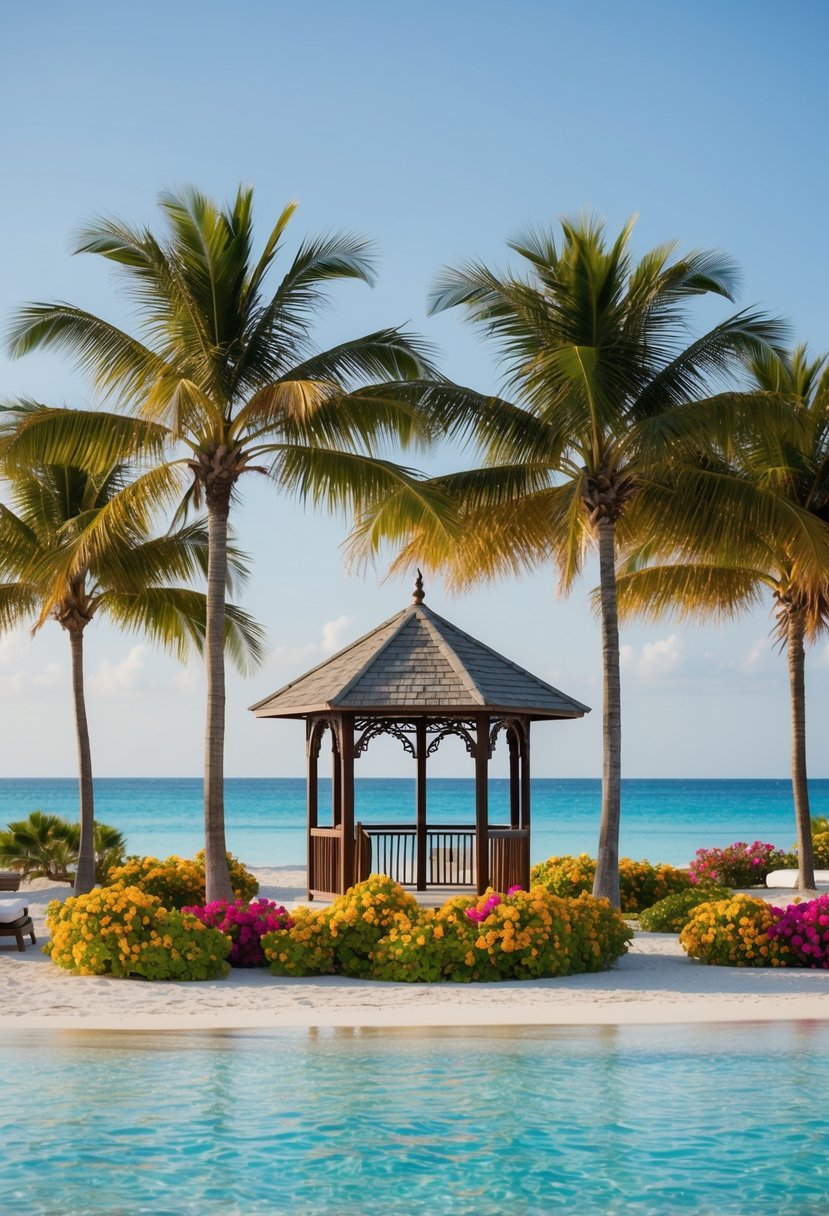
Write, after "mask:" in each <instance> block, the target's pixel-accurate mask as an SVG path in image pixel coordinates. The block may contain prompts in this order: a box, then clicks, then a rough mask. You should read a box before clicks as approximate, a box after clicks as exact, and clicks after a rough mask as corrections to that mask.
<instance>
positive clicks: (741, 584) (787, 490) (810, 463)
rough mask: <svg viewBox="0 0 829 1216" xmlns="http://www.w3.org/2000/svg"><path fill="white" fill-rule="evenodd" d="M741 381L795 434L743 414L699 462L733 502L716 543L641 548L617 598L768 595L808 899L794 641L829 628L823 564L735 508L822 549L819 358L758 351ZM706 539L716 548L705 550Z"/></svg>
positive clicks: (826, 565)
mask: <svg viewBox="0 0 829 1216" xmlns="http://www.w3.org/2000/svg"><path fill="white" fill-rule="evenodd" d="M750 372H751V379H752V387H753V388H754V389H756V390H757V391H758V392H760V393H765V394H768V396H769V397H770V398H771V399H777V400H779V401H780V402H781V404H782V406H783V408H784V409H785V410H787V411H788V412H789V413H790V415H791V418H792V419H793V420H794V422H795V423H796V425H795V427H792V426H791V425H786V426H785V428H781V427H779V426H778V427H774V426H770V425H768V422H766V425H763V426H758V425H756V420H755V418H754V417H753V416H752V415H751V414H748V416H747V417H746V419H745V421H744V423H743V425H742V426H741V428H740V430H739V431H738V433H737V434H736V435H735V438H734V442H733V443H732V445H731V446H730V448H729V449H728V451H727V452H722V453H720V455H719V458H718V459H717V458H716V457H715V456H711V455H709V456H708V458H707V461H708V468H709V471H710V472H711V473H712V474H714V475H716V476H718V477H719V478H720V480H721V481H722V482H723V483H724V484H725V485H726V487H727V485H728V482H729V480H733V483H734V488H735V489H736V490H737V491H738V493H739V498H738V499H737V501H736V502H735V503H734V505H733V507H731V508H730V509H729V507H728V506H727V502H726V503H723V504H721V505H720V507H719V508H718V510H719V511H720V513H721V514H722V515H723V518H724V522H725V529H726V530H725V534H724V535H723V531H722V528H721V527H720V525H719V523H718V524H717V525H716V526H715V527H714V528H713V529H711V530H710V531H709V530H708V529H707V528H705V527H704V526H701V527H700V528H698V529H697V534H696V537H695V543H694V544H693V545H692V552H691V553H690V554H689V553H688V552H687V551H686V552H684V553H682V552H680V553H674V554H670V553H668V554H667V559H666V560H664V561H663V560H660V555H659V554H658V552H657V550H656V548H655V547H654V546H653V545H648V546H646V547H645V548H644V549H643V550H642V551H640V552H639V553H637V554H634V555H631V558H630V560H629V563H628V565H627V567H626V568H623V570H622V572H621V574H620V578H619V593H620V597H621V603H622V605H623V607H624V609H625V611H629V612H631V613H637V614H640V615H647V616H650V617H657V616H659V615H660V614H661V613H663V612H666V611H667V612H671V611H672V612H674V613H676V614H677V615H679V616H680V617H683V616H685V617H687V616H691V615H692V614H693V615H696V614H698V613H701V612H702V613H707V614H709V615H713V616H721V617H726V616H732V615H735V614H737V613H738V612H741V611H744V610H745V609H747V608H750V607H752V606H754V605H756V604H757V603H759V602H760V601H761V600H762V598H763V595H764V593H767V592H771V596H772V599H773V603H774V612H775V616H776V634H777V637H778V639H779V642H780V645H781V648H782V649H783V650H784V651H785V652H786V656H787V660H788V668H789V696H790V704H791V766H792V791H793V795H794V808H795V819H796V823H797V854H798V886H799V887H800V888H802V889H807V890H813V889H814V885H815V875H814V856H813V849H812V823H811V817H810V809H809V787H808V781H807V773H806V682H805V647H804V642H805V641H807V640H808V641H814V640H815V638H816V637H817V636H818V635H819V634H820V633H821V632H824V631H826V629H827V628H829V555H827V554H826V552H824V555H823V561H822V562H821V561H820V560H819V558H820V554H819V553H818V560H817V561H816V562H811V561H808V560H805V557H804V555H803V554H802V553H798V552H797V551H796V550H794V549H793V548H792V545H791V543H790V539H789V538H788V537H787V535H786V533H785V532H782V531H780V530H779V529H777V528H775V527H773V526H772V527H766V528H761V529H759V530H758V527H757V520H756V517H755V519H754V521H753V523H752V525H751V527H750V528H748V529H746V528H745V526H744V519H745V517H744V511H743V506H744V503H745V495H746V492H749V493H751V492H753V491H756V492H757V493H759V494H763V495H766V496H768V495H770V494H774V495H778V496H779V497H780V498H781V500H782V502H783V505H784V508H788V509H789V510H790V511H791V512H792V513H793V514H798V515H802V516H807V517H809V521H810V522H812V523H813V524H814V525H815V526H816V528H817V529H818V530H822V531H823V533H824V535H825V538H826V540H825V543H826V544H827V545H829V527H827V525H829V359H828V358H827V356H826V355H821V356H819V357H818V358H816V359H810V358H809V356H808V354H807V351H806V347H805V346H798V347H795V349H794V350H793V351H790V352H773V351H767V352H765V353H764V354H763V355H761V356H758V357H757V358H755V359H754V360H752V362H751V365H750ZM704 513H707V508H706V512H704ZM715 536H716V537H719V538H721V541H720V542H718V543H712V537H715ZM686 550H687V546H686ZM693 550H695V551H693ZM662 556H663V557H664V556H665V555H664V554H663V555H662ZM643 561H644V562H645V563H646V564H644V565H642V562H643Z"/></svg>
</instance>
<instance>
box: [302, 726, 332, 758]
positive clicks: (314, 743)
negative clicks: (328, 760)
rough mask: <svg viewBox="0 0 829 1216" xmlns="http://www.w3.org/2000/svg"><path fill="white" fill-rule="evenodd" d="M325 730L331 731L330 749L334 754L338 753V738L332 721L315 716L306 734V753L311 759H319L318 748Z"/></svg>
mask: <svg viewBox="0 0 829 1216" xmlns="http://www.w3.org/2000/svg"><path fill="white" fill-rule="evenodd" d="M327 730H330V731H331V750H332V752H334V754H335V755H337V754H338V753H339V739H338V736H337V727H336V725H335V723H334V722H330V721H329V720H328V718H317V720H316V722H314V724H313V726H312V727H311V732H310V734H309V736H308V755H309V756H310V757H311V758H312V759H313V760H318V759H319V754H320V749H321V747H322V737H323V735H324V734H325V732H326V731H327Z"/></svg>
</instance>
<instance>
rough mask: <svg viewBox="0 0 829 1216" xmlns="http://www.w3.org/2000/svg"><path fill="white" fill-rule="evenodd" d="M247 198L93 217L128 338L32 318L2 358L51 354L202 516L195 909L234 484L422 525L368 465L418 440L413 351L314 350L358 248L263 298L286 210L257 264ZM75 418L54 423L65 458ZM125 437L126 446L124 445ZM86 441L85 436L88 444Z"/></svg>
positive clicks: (396, 335) (392, 474)
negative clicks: (126, 216) (174, 461)
mask: <svg viewBox="0 0 829 1216" xmlns="http://www.w3.org/2000/svg"><path fill="white" fill-rule="evenodd" d="M252 202H253V196H252V191H250V190H242V189H240V190H239V192H238V193H237V195H236V198H235V200H234V201H233V203H232V204H231V205H229V206H227V207H225V208H220V207H218V206H216V205H215V204H214V203H212V202H211V201H210V200H209V199H207V198H205V197H204V196H203V195H202V194H200V193H199V192H198V191H197V190H194V189H185V190H182V191H180V192H178V193H166V194H163V195H162V196H161V199H160V206H161V209H162V212H163V216H164V220H165V222H166V231H165V232H164V234H163V235H161V236H159V237H156V236H155V235H153V233H152V232H150V231H149V230H147V229H143V228H140V229H139V228H134V227H131V226H130V225H128V224H125V223H121V222H119V221H116V220H110V219H102V220H99V221H97V222H96V223H95V224H93V225H92V226H91V227H90V228H89V229H87V230H86V231H85V232H83V233H82V235H81V238H80V241H79V243H78V246H77V250H78V251H79V252H86V253H97V254H99V255H101V256H103V257H105V258H107V259H109V260H110V261H112V262H114V263H115V265H116V266H117V267H118V269H119V270H120V271H121V272H123V276H124V279H125V281H126V286H127V289H128V291H129V293H130V295H131V297H132V299H133V300H134V302H135V303H136V304H137V306H138V312H139V317H140V329H139V336H137V337H135V336H132V335H130V334H128V333H126V332H124V331H123V330H121V329H119V328H118V327H117V326H115V325H113V324H111V323H110V322H109V321H106V320H103V319H101V318H99V317H97V316H93V315H92V314H90V313H88V312H85V311H84V310H83V309H80V308H77V307H74V306H72V305H69V304H63V303H51V304H50V303H45V304H44V303H39V304H31V305H29V306H28V307H26V308H24V309H23V310H22V311H21V313H20V314H19V316H18V318H17V321H16V323H15V326H14V329H13V334H12V343H11V348H12V352H13V353H14V354H17V355H20V354H23V353H25V352H26V351H30V350H34V349H35V348H38V347H51V348H64V349H67V350H68V351H70V352H71V353H72V354H73V355H74V356H75V358H76V360H77V362H78V364H79V365H80V366H81V367H82V368H83V369H85V370H87V371H88V372H91V373H92V375H93V377H94V379H95V382H96V385H97V387H98V389H99V390H101V391H103V392H108V393H111V394H117V398H118V402H119V407H120V408H124V409H128V410H130V411H132V412H133V414H135V415H137V416H138V417H139V418H140V419H141V420H143V422H144V424H145V425H144V428H143V430H142V431H141V442H142V443H150V444H158V443H159V442H161V441H162V440H163V439H167V440H169V441H170V442H171V443H174V444H178V445H179V448H180V449H183V451H184V453H185V454H184V456H183V458H182V459H183V460H184V461H185V462H186V465H187V467H188V469H189V472H190V475H191V478H192V485H191V495H192V497H193V498H194V499H195V500H196V501H204V503H205V504H206V507H207V517H208V529H209V560H208V572H207V637H206V648H205V649H206V662H207V715H206V729H205V849H206V876H207V898H208V900H212V899H218V898H222V897H228V898H229V897H230V895H231V888H230V879H229V876H228V872H227V863H226V859H225V831H224V792H223V785H224V721H225V677H224V662H223V653H222V637H223V632H224V612H225V579H226V561H227V558H226V546H227V529H228V517H229V514H230V508H231V504H232V502H233V501H234V498H235V497H236V495H237V492H238V483H239V481H240V479H241V477H242V476H243V475H244V474H246V473H249V472H260V473H265V474H267V475H268V476H269V477H270V478H271V479H272V480H273V481H274V482H275V483H276V485H277V486H278V487H279V488H280V489H282V490H284V491H287V492H288V493H290V494H293V495H297V496H299V497H300V498H301V499H303V500H310V501H311V502H312V503H314V504H315V505H316V504H319V503H324V504H325V505H327V506H328V507H329V508H338V509H343V508H349V507H352V506H354V504H355V503H357V502H358V501H360V500H361V499H362V498H363V497H364V496H367V495H370V494H377V493H380V492H383V491H388V490H389V489H390V488H392V487H394V488H401V487H402V488H403V489H404V490H405V492H406V495H407V503H408V509H409V510H410V511H411V513H412V517H413V518H417V517H418V516H419V514H422V513H423V512H424V511H426V512H427V513H428V512H429V511H431V510H432V509H433V506H434V504H435V503H436V502H437V496H436V495H434V494H433V495H431V497H430V494H429V489H428V487H421V486H420V484H419V483H418V482H417V481H416V480H415V479H414V478H413V477H412V476H411V475H410V474H409V473H408V471H407V470H405V469H403V468H401V467H399V466H398V465H396V464H393V463H391V462H390V461H389V460H384V459H381V458H380V456H379V455H378V451H382V450H383V445H384V444H386V443H388V442H391V443H404V444H408V443H412V442H415V443H416V442H425V441H426V440H427V439H428V438H429V434H430V432H429V427H428V425H427V424H426V422H425V421H424V419H425V414H424V411H422V410H421V409H419V408H418V403H417V399H416V394H413V393H412V392H407V393H402V392H400V391H399V389H400V387H401V386H402V383H403V382H406V381H421V380H422V379H423V378H424V377H427V378H428V377H431V376H432V375H433V369H432V367H431V365H430V363H429V361H428V359H427V357H426V352H425V348H424V346H423V344H422V343H421V342H420V341H419V340H418V339H417V338H415V337H413V336H411V335H409V334H407V333H405V332H403V331H402V330H401V329H398V328H388V329H382V330H378V331H377V332H374V333H370V334H366V335H364V336H362V337H359V338H355V339H352V340H349V341H345V342H343V343H341V344H339V345H337V346H334V347H333V348H331V349H329V350H324V351H317V350H315V348H314V346H313V344H312V341H311V324H312V321H313V320H314V318H315V316H316V314H317V312H318V311H319V309H320V307H321V306H322V305H323V304H324V302H325V299H326V292H327V288H328V286H329V284H330V283H332V282H335V281H338V280H344V279H345V280H348V279H356V280H360V281H362V282H365V283H371V282H372V281H373V277H374V273H373V258H372V256H371V251H370V248H369V246H368V244H367V243H366V241H364V240H363V239H361V238H359V237H355V236H353V235H348V234H346V235H334V236H327V237H320V238H315V239H311V240H306V241H304V242H303V243H302V244H301V245H300V247H299V250H298V252H297V253H296V255H295V256H294V258H293V260H292V262H291V263H290V265H289V267H288V269H287V273H286V274H285V276H284V277H283V279H282V280H281V282H279V283H277V284H276V286H275V289H274V288H270V289H269V290H268V291H267V292H266V290H265V286H266V278H267V275H268V271H269V270H270V269H271V267H272V265H273V263H274V260H275V258H276V255H277V253H278V251H279V249H280V246H281V243H282V239H283V236H284V233H285V229H286V227H287V224H288V222H289V220H290V218H291V216H292V215H293V212H294V205H293V204H291V205H289V206H287V207H286V208H285V210H284V211H283V212H282V214H281V215H280V216H279V219H278V220H277V222H276V224H275V226H274V228H273V230H272V231H271V232H270V235H269V236H268V237H267V240H266V241H265V244H264V248H263V250H262V252H261V254H260V255H259V257H258V258H254V257H253V255H252V247H253V221H252ZM87 425H88V426H89V427H91V428H93V429H95V428H96V425H97V424H96V422H95V420H94V419H92V418H91V417H90V415H88V414H87V415H82V416H76V417H74V418H72V419H71V420H69V423H68V428H69V430H70V431H71V432H72V437H71V438H69V439H67V444H68V446H66V445H64V446H61V447H59V448H57V449H55V450H56V451H60V454H61V456H62V457H63V458H64V459H66V457H67V454H68V453H69V452H71V451H74V450H75V447H74V445H75V444H76V443H77V442H78V436H79V433H80V431H82V429H83V427H84V426H87ZM135 433H136V435H137V434H138V431H136V432H135ZM99 441H100V435H99V433H97V432H96V442H99Z"/></svg>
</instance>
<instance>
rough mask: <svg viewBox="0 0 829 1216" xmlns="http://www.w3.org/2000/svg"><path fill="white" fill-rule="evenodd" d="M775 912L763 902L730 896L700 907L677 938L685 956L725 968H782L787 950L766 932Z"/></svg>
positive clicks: (744, 896) (784, 964)
mask: <svg viewBox="0 0 829 1216" xmlns="http://www.w3.org/2000/svg"><path fill="white" fill-rule="evenodd" d="M777 919H778V912H777V910H776V909H774V908H772V906H771V904H769V903H767V902H766V901H765V900H764V899H755V898H754V897H753V896H751V895H732V896H730V897H729V898H728V899H722V900H717V901H716V902H714V903H711V902H710V901H709V902H708V903H704V904H700V906H699V907H698V908H697V909H696V911H695V912H694V914H693V916H692V917H691V919H690V920H689V921H688V924H687V925H686V926H685V928H684V929H683V930H682V932H681V934H680V936H679V942H680V945H681V946H682V948H683V949H684V950H685V953H686V954H689V955H690V956H691V958H696V959H699V961H700V962H702V963H713V964H714V965H716V966H721V967H722V966H725V967H784V966H786V963H787V960H788V959H789V958H790V957H791V953H790V951H789V948H788V946H787V945H786V944H785V942H784V941H782V940H780V939H774V940H773V939H771V938H770V937H769V933H768V930H769V929H770V928H771V927H772V925H774V924H775V923H776V921H777Z"/></svg>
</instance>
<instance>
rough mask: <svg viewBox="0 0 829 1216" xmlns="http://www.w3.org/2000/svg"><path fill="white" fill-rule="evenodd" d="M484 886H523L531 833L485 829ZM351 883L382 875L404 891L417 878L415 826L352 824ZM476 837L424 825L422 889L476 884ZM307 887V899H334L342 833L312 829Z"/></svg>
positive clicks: (465, 830)
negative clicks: (486, 873) (486, 867)
mask: <svg viewBox="0 0 829 1216" xmlns="http://www.w3.org/2000/svg"><path fill="white" fill-rule="evenodd" d="M487 836H488V841H489V849H488V855H489V884H490V886H492V887H494V889H495V890H496V891H508V890H509V888H510V887H511V886H514V885H516V884H517V885H519V886H524V885H525V883H526V875H527V874H528V873H529V849H530V834H529V831H528V830H527V829H526V828H512V827H506V826H500V825H499V826H497V827H492V826H490V827H489V828H488V831H487ZM355 837H356V838H355V858H354V861H355V866H354V881H355V882H359V881H361V879H364V878H367V877H368V875H369V874H372V873H373V874H386V875H387V876H388V877H389V878H391V879H394V881H395V882H399V883H401V884H402V885H403V886H406V887H416V886H417V878H418V866H417V861H418V856H417V828H416V826H415V825H414V824H411V825H410V824H399V823H373V824H370V825H365V824H357V826H356V833H355ZM475 839H476V832H475V828H474V827H472V826H464V825H458V824H429V825H428V826H427V828H426V832H425V836H424V844H425V849H426V857H425V866H424V874H425V885H426V887H427V888H428V887H469V888H470V889H471V890H474V889H475V887H476V885H477V867H476V864H475ZM309 843H310V853H309V862H310V869H309V888H310V891H311V893H312V894H314V895H320V896H328V895H333V894H334V893H335V892H336V891H337V890H338V889H339V883H340V850H341V849H342V829H341V828H312V829H311V832H310V842H309Z"/></svg>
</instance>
